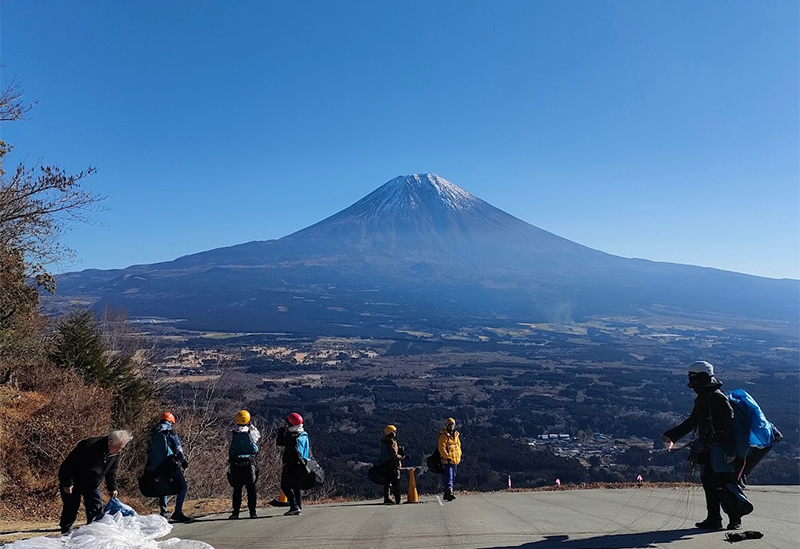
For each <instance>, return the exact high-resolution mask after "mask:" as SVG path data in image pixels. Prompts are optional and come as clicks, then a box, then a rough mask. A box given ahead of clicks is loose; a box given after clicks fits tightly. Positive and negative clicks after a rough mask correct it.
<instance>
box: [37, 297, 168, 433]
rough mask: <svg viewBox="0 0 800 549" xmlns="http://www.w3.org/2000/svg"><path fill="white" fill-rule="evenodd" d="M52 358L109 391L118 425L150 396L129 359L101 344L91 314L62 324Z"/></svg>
mask: <svg viewBox="0 0 800 549" xmlns="http://www.w3.org/2000/svg"><path fill="white" fill-rule="evenodd" d="M51 358H52V360H53V362H55V363H56V365H58V366H60V367H62V368H72V369H74V370H75V371H77V372H78V373H79V374H80V375H81V376H82V377H83V379H84V380H85V381H86V382H87V383H90V384H94V385H99V386H100V387H103V388H107V389H111V391H112V392H113V394H114V403H113V407H112V417H113V420H114V423H115V424H117V425H125V424H127V423H130V422H131V421H133V420H134V419H135V418H136V416H137V415H138V414H139V412H140V411H141V410H142V409H143V408H144V406H145V405H146V404H147V402H148V401H149V400H150V399H151V398H152V396H153V389H152V386H151V384H150V383H148V381H147V380H146V379H144V378H142V377H141V376H140V375H139V373H138V372H137V370H136V367H135V365H134V363H133V360H132V357H131V356H130V355H127V354H124V353H120V352H115V351H111V350H109V349H108V348H107V347H106V345H105V343H103V338H102V335H101V334H100V330H99V328H98V325H97V321H96V319H95V317H94V314H93V313H92V312H91V311H79V312H76V313H73V314H71V315H69V316H67V317H66V318H65V319H64V320H62V321H61V323H60V324H59V326H58V337H57V341H56V348H55V351H54V352H53V354H52V356H51Z"/></svg>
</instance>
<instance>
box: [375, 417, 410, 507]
mask: <svg viewBox="0 0 800 549" xmlns="http://www.w3.org/2000/svg"><path fill="white" fill-rule="evenodd" d="M404 457H405V450H404V448H403V447H402V446H400V445H399V444H398V442H397V427H395V426H394V425H387V426H386V427H384V429H383V437H382V438H381V452H380V454H379V455H378V463H377V466H378V467H380V468H381V473H382V474H383V504H384V505H391V504H392V503H394V504H399V503H400V468H401V467H402V466H403V464H402V459H403V458H404ZM390 493H391V494H392V495H394V501H393V500H392V498H390V497H389V494H390Z"/></svg>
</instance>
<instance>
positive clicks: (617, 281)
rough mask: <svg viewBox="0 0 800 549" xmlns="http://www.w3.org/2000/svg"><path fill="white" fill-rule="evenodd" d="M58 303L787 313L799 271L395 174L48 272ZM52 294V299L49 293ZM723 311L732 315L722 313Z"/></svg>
mask: <svg viewBox="0 0 800 549" xmlns="http://www.w3.org/2000/svg"><path fill="white" fill-rule="evenodd" d="M58 284H59V296H58V297H57V298H54V299H55V301H56V302H57V303H60V304H62V305H63V304H65V303H73V304H74V303H76V302H77V303H83V304H88V305H90V306H93V307H97V308H100V307H103V306H104V305H105V304H111V305H112V306H115V307H123V308H124V309H125V310H126V311H128V313H129V314H130V315H131V316H148V317H167V318H182V319H186V323H185V324H183V325H184V326H186V327H190V328H197V329H214V330H237V331H303V332H314V333H345V332H349V333H355V332H365V333H366V332H369V333H370V334H372V333H380V332H381V331H382V330H386V329H390V328H392V327H393V326H398V325H403V324H408V323H416V324H419V323H420V322H429V323H437V324H440V323H443V324H447V323H460V324H461V325H464V324H477V323H486V322H491V321H492V320H496V319H510V320H518V321H520V322H540V321H568V320H581V319H585V318H588V317H590V316H594V315H627V316H639V315H642V314H648V313H653V312H661V313H663V312H665V311H667V312H668V313H669V314H671V315H674V316H682V317H689V318H691V317H703V318H709V317H714V316H720V315H725V316H726V317H728V318H733V317H740V318H741V317H744V318H752V319H761V320H779V321H784V322H789V323H792V324H797V322H798V314H799V311H800V282H798V281H796V280H774V279H767V278H761V277H755V276H750V275H744V274H739V273H733V272H727V271H721V270H717V269H710V268H702V267H695V266H689V265H678V264H671V263H659V262H654V261H647V260H642V259H626V258H622V257H617V256H613V255H610V254H606V253H603V252H601V251H598V250H594V249H591V248H588V247H586V246H582V245H580V244H577V243H575V242H572V241H570V240H567V239H564V238H561V237H559V236H557V235H554V234H552V233H549V232H547V231H545V230H542V229H540V228H538V227H535V226H533V225H531V224H529V223H526V222H525V221H522V220H520V219H518V218H516V217H514V216H512V215H510V214H508V213H506V212H504V211H502V210H500V209H498V208H495V207H494V206H492V205H491V204H488V203H487V202H484V201H483V200H481V199H480V198H477V197H475V196H473V195H472V194H470V193H468V192H467V191H465V190H464V189H462V188H460V187H458V186H457V185H454V184H453V183H450V182H449V181H447V180H445V179H443V178H441V177H439V176H438V175H435V174H432V173H427V174H421V175H420V174H415V175H410V176H401V177H397V178H395V179H392V180H391V181H389V182H387V183H385V184H384V185H382V186H381V187H379V188H378V189H376V190H375V191H373V192H372V193H370V194H369V195H367V196H365V197H364V198H363V199H361V200H359V201H358V202H356V203H355V204H353V205H352V206H350V207H348V208H346V209H344V210H342V211H340V212H338V213H336V214H334V215H332V216H331V217H328V218H327V219H324V220H322V221H320V222H319V223H316V224H314V225H311V226H309V227H307V228H305V229H302V230H300V231H298V232H296V233H293V234H290V235H288V236H285V237H283V238H280V239H277V240H268V241H254V242H248V243H246V244H240V245H236V246H231V247H227V248H218V249H214V250H210V251H206V252H201V253H197V254H193V255H188V256H184V257H180V258H178V259H176V260H174V261H170V262H165V263H157V264H152V265H136V266H132V267H129V268H127V269H119V270H103V271H101V270H86V271H82V272H76V273H68V274H65V275H61V276H59V277H58ZM50 305H53V300H52V299H51V300H50ZM731 315H732V316H731Z"/></svg>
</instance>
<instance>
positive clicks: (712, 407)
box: [661, 360, 753, 530]
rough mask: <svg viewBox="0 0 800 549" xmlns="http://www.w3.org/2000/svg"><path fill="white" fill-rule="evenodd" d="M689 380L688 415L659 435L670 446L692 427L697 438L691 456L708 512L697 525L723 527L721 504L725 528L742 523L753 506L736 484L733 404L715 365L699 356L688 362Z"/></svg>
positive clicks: (730, 528)
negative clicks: (691, 404)
mask: <svg viewBox="0 0 800 549" xmlns="http://www.w3.org/2000/svg"><path fill="white" fill-rule="evenodd" d="M688 370H689V371H688V373H689V384H688V386H689V387H690V388H692V389H693V390H694V392H695V393H696V394H697V397H696V398H695V401H694V408H693V409H692V413H691V415H690V416H689V417H688V418H687V419H686V420H685V421H684V422H683V423H681V424H680V425H678V426H677V427H675V428H673V429H670V430H669V431H666V432H665V433H664V434H663V435H661V440H662V441H663V442H665V443H668V444H669V449H670V450H671V449H672V446H673V444H674V443H675V442H677V441H678V440H680V439H681V437H683V436H685V435H687V434H689V433H690V432H692V431H696V432H697V437H698V440H697V441H696V443H695V444H693V448H692V456H691V458H690V459H692V460H693V461H694V462H695V463H696V464H697V465H699V467H700V480H701V482H702V484H703V491H704V492H705V496H706V509H707V511H708V514H707V516H706V518H705V520H703V521H701V522H698V523H697V524H696V526H697V527H698V528H702V529H704V530H719V529H721V528H722V515H721V514H720V506H722V509H723V510H724V511H725V513H726V514H727V515H728V518H729V522H728V526H727V528H728V530H738V529H739V528H741V527H742V515H746V514H748V513H750V512H752V510H753V505H752V504H751V503H750V502H749V501H748V500H747V498H746V497H745V495H744V494H743V493H742V492H741V490H740V489H739V487H738V485H737V484H736V472H735V469H734V460H735V459H736V437H735V429H734V424H733V408H732V407H731V403H730V401H729V400H728V397H727V396H725V393H723V392H722V391H721V390H720V387H721V386H722V382H721V381H719V380H718V379H717V378H715V377H714V366H713V365H711V364H710V363H708V362H706V361H704V360H700V361H697V362H693V363H692V364H690V365H689V369H688Z"/></svg>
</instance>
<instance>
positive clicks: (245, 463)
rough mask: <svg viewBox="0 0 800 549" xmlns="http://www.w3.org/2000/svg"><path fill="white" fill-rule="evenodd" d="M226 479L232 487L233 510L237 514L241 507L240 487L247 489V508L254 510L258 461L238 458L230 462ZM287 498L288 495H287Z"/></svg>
mask: <svg viewBox="0 0 800 549" xmlns="http://www.w3.org/2000/svg"><path fill="white" fill-rule="evenodd" d="M228 481H229V482H230V484H231V486H232V487H233V501H232V506H233V512H234V513H235V514H239V509H241V507H242V489H244V488H246V489H247V508H248V509H249V510H250V512H251V513H255V512H256V501H257V500H256V482H257V481H258V463H257V462H256V461H255V460H250V459H247V460H244V459H242V460H240V461H234V462H233V463H231V464H230V474H229V476H228ZM287 499H288V496H287Z"/></svg>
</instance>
